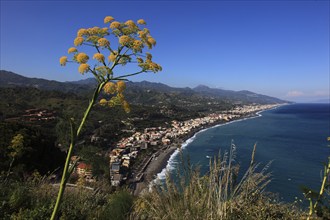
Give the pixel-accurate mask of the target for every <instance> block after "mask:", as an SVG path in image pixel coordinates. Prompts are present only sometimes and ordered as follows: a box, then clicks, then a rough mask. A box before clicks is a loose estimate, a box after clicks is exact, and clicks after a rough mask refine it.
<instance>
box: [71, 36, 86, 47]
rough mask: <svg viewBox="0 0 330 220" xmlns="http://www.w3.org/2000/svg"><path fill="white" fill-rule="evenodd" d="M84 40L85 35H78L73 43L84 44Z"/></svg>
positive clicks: (76, 44)
mask: <svg viewBox="0 0 330 220" xmlns="http://www.w3.org/2000/svg"><path fill="white" fill-rule="evenodd" d="M83 42H84V38H83V37H76V39H74V41H73V44H74V45H75V46H79V45H82V43H83Z"/></svg>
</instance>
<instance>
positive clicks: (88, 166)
mask: <svg viewBox="0 0 330 220" xmlns="http://www.w3.org/2000/svg"><path fill="white" fill-rule="evenodd" d="M77 168H79V169H84V170H90V169H92V165H90V164H85V163H79V164H78V167H77Z"/></svg>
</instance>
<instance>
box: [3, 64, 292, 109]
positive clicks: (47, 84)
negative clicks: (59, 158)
mask: <svg viewBox="0 0 330 220" xmlns="http://www.w3.org/2000/svg"><path fill="white" fill-rule="evenodd" d="M95 84H96V80H95V79H94V78H88V79H83V80H78V81H67V82H59V81H56V80H47V79H42V78H29V77H25V76H22V75H19V74H17V73H13V72H10V71H6V70H0V87H16V86H19V87H34V88H37V89H41V90H56V91H62V92H73V93H81V92H87V91H90V90H92V89H93V88H94V86H95ZM127 85H128V86H127V87H128V90H134V91H135V92H139V91H140V90H143V91H144V92H148V91H149V90H150V91H157V92H158V93H167V94H172V95H182V96H186V97H187V98H189V96H199V97H204V98H207V99H220V100H225V101H232V102H239V103H258V104H269V103H285V102H287V101H284V100H281V99H278V98H275V97H270V96H266V95H262V94H257V93H254V92H251V91H247V90H241V91H233V90H224V89H218V88H210V87H208V86H206V85H198V86H196V87H194V88H190V87H185V88H176V87H171V86H169V85H166V84H163V83H159V82H158V83H155V82H149V81H145V80H144V81H141V82H132V81H128V82H127Z"/></svg>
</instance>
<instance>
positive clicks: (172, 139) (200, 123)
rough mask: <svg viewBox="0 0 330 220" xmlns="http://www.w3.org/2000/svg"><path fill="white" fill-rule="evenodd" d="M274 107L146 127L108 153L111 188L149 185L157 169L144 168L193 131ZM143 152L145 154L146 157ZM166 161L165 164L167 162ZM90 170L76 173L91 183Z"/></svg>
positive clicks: (254, 107)
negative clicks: (147, 183) (141, 183)
mask: <svg viewBox="0 0 330 220" xmlns="http://www.w3.org/2000/svg"><path fill="white" fill-rule="evenodd" d="M277 106H278V104H267V105H259V104H255V105H244V106H241V107H236V108H234V109H232V110H229V111H224V112H221V113H218V114H215V113H213V114H209V115H207V116H205V117H200V118H195V119H190V120H186V121H175V120H174V121H172V123H171V125H170V126H168V127H161V126H160V127H153V128H145V129H144V131H143V132H135V133H133V134H132V135H131V136H129V137H125V138H122V139H121V140H120V141H119V142H118V143H117V145H116V147H114V148H113V149H110V151H109V172H110V179H111V185H112V186H120V185H122V184H133V185H134V184H136V183H139V182H144V181H148V182H150V181H151V180H152V178H154V176H155V175H156V174H157V172H160V170H159V169H156V170H154V171H153V173H152V174H149V175H148V173H147V169H148V166H149V165H150V163H152V162H153V161H155V160H157V159H158V157H160V155H161V154H164V153H166V154H171V153H173V152H174V150H175V149H176V148H178V147H180V144H182V143H183V141H184V140H185V139H187V138H189V137H191V136H192V135H193V134H194V133H195V132H197V131H199V130H201V129H204V128H208V127H211V126H214V125H216V124H221V123H226V122H229V121H233V120H237V119H241V118H245V117H252V116H254V115H255V114H256V113H257V112H260V111H264V110H267V109H272V108H275V107H277ZM143 152H148V154H145V153H143ZM140 155H143V156H140ZM165 158H166V157H165ZM137 159H140V160H139V161H140V162H139V163H136V161H137ZM167 159H168V157H167ZM163 160H164V158H163ZM165 162H167V160H166V161H165ZM158 163H161V161H158ZM163 163H164V161H163ZM132 164H134V166H132ZM163 165H164V164H163ZM163 165H162V166H163ZM82 167H83V168H86V169H87V168H88V169H89V170H82ZM162 168H164V167H162ZM162 168H161V169H162ZM91 169H92V167H90V166H89V165H86V164H84V165H83V166H82V165H80V166H79V169H77V172H79V174H82V175H86V174H88V175H86V176H85V178H86V179H88V180H89V181H92V180H93V178H92V177H91V176H90V175H91V172H90V170H91ZM148 176H149V177H148Z"/></svg>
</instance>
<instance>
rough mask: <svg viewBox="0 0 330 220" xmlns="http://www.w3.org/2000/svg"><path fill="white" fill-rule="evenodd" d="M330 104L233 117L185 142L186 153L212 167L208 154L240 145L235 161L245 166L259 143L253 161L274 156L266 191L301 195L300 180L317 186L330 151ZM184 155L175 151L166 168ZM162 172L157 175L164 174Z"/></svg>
mask: <svg viewBox="0 0 330 220" xmlns="http://www.w3.org/2000/svg"><path fill="white" fill-rule="evenodd" d="M329 136H330V104H292V105H284V106H281V107H279V108H276V109H272V110H268V111H264V112H261V113H260V114H259V116H257V117H254V118H249V119H245V120H240V121H235V122H230V123H227V124H222V125H218V126H215V127H213V128H209V129H206V130H203V131H201V132H199V133H197V134H196V135H195V136H194V137H192V138H190V139H189V140H187V141H186V143H184V144H183V155H184V157H187V155H189V158H190V162H191V164H192V165H199V166H200V167H201V172H202V173H205V172H207V171H208V170H209V167H208V165H209V160H210V159H209V158H210V157H214V156H217V155H218V154H219V152H221V153H224V152H225V151H228V150H229V148H230V146H231V143H232V142H233V143H234V144H235V146H236V152H237V156H236V162H237V163H239V164H240V166H241V172H245V171H246V169H247V167H248V166H249V163H250V160H251V153H252V150H253V146H254V144H255V143H257V151H256V154H255V161H256V162H258V163H260V164H261V165H260V166H265V165H267V164H268V163H269V162H270V161H272V163H271V166H270V168H269V169H268V170H269V172H271V174H272V177H271V178H272V181H271V183H270V184H269V185H268V187H267V191H270V192H274V193H276V194H278V196H279V198H280V199H281V200H282V201H286V202H293V201H295V200H296V199H295V197H297V198H298V199H303V192H302V190H301V186H308V187H309V188H312V189H316V190H318V189H319V188H320V185H321V175H322V174H321V171H322V170H323V168H324V165H323V163H325V162H327V159H328V156H330V148H329V145H330V142H328V141H327V137H329ZM179 161H180V157H179V155H178V152H176V153H174V154H173V155H172V157H171V158H170V160H169V161H168V165H167V169H168V170H170V172H173V170H175V168H176V167H177V166H178V164H179ZM164 172H165V170H163V172H162V173H160V174H158V177H159V178H163V177H164Z"/></svg>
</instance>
